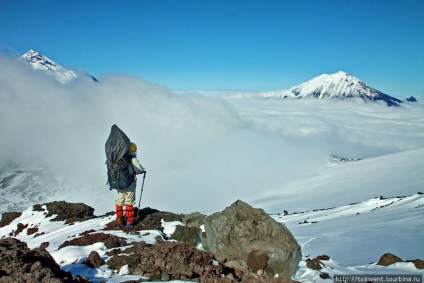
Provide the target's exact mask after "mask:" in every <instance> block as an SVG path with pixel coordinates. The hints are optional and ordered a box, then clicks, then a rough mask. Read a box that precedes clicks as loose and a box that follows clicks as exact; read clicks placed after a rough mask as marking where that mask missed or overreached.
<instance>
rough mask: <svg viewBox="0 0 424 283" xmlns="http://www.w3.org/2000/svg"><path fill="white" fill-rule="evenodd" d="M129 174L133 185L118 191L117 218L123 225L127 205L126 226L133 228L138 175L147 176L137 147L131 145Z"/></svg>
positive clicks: (128, 154)
mask: <svg viewBox="0 0 424 283" xmlns="http://www.w3.org/2000/svg"><path fill="white" fill-rule="evenodd" d="M124 158H126V159H128V163H129V164H128V172H129V174H130V178H131V179H132V182H131V184H130V185H129V186H128V187H127V188H119V189H118V197H117V198H116V218H117V221H118V223H121V224H123V222H124V221H123V212H124V211H123V208H124V205H125V211H126V212H125V216H126V218H127V221H126V224H125V225H126V226H131V225H132V224H133V223H134V204H135V189H136V187H137V177H136V175H137V174H145V173H146V171H145V170H144V168H143V166H141V164H140V161H139V160H138V158H137V145H136V144H135V143H133V142H132V143H130V147H129V149H128V153H127V156H124Z"/></svg>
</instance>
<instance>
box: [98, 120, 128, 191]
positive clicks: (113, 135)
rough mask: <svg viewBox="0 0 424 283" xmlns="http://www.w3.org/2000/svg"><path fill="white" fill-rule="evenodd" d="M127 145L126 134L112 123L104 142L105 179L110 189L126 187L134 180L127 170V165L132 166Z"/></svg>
mask: <svg viewBox="0 0 424 283" xmlns="http://www.w3.org/2000/svg"><path fill="white" fill-rule="evenodd" d="M129 146H130V139H129V138H128V137H127V135H125V133H124V132H123V131H122V130H121V129H119V128H118V126H116V125H113V126H112V129H111V131H110V135H109V138H108V139H107V141H106V144H105V151H106V158H107V160H106V164H107V175H108V178H107V181H108V184H109V186H110V188H112V189H125V188H128V187H129V186H130V185H131V184H132V183H133V182H134V181H135V176H134V175H133V174H130V172H129V166H132V163H131V156H129V155H128V149H129Z"/></svg>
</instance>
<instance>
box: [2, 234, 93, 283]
mask: <svg viewBox="0 0 424 283" xmlns="http://www.w3.org/2000/svg"><path fill="white" fill-rule="evenodd" d="M0 282H52V283H55V282H57V283H59V282H65V283H66V282H89V280H88V278H86V277H83V276H78V277H75V278H73V277H72V274H71V273H70V272H66V271H63V270H61V269H60V266H59V265H58V264H57V263H56V262H55V261H54V259H53V257H52V256H51V255H50V254H49V253H48V252H47V251H46V250H45V249H44V248H43V247H40V248H36V249H33V250H31V249H29V248H28V246H27V244H26V243H24V242H21V241H19V240H17V239H14V238H5V239H1V240H0Z"/></svg>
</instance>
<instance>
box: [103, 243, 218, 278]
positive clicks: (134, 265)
mask: <svg viewBox="0 0 424 283" xmlns="http://www.w3.org/2000/svg"><path fill="white" fill-rule="evenodd" d="M132 244H133V245H132V246H131V247H129V248H126V249H125V250H124V251H122V253H123V254H125V255H119V254H118V255H114V256H112V257H111V258H110V259H109V260H108V262H107V264H108V265H109V267H111V268H113V269H116V270H120V269H121V268H122V267H123V266H124V265H128V268H129V271H130V273H131V274H134V275H141V276H147V277H150V280H161V278H162V276H163V275H164V274H167V275H169V278H170V279H171V280H190V279H196V280H198V281H200V282H217V281H218V280H219V279H220V278H221V277H220V274H222V273H223V272H224V269H223V266H221V265H213V264H212V259H213V254H211V253H209V252H206V251H201V250H198V249H196V248H195V247H193V246H191V245H189V244H187V243H182V242H162V243H157V244H155V245H149V244H147V243H145V242H139V243H132Z"/></svg>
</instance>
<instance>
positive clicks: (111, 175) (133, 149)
mask: <svg viewBox="0 0 424 283" xmlns="http://www.w3.org/2000/svg"><path fill="white" fill-rule="evenodd" d="M105 151H106V157H107V160H106V164H107V175H108V182H107V184H109V187H110V189H111V190H112V189H116V190H118V196H117V198H116V217H117V221H118V223H120V224H122V225H126V226H131V225H133V224H134V204H135V189H136V186H137V175H138V174H146V170H145V169H144V168H143V166H141V164H140V161H139V160H138V158H137V145H136V144H135V143H133V142H130V139H129V138H128V137H127V136H126V135H125V133H124V132H123V131H122V130H121V129H119V128H118V126H116V125H113V126H112V129H111V132H110V135H109V138H108V140H107V141H106V144H105ZM124 207H125V216H126V221H124V220H125V218H124Z"/></svg>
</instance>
